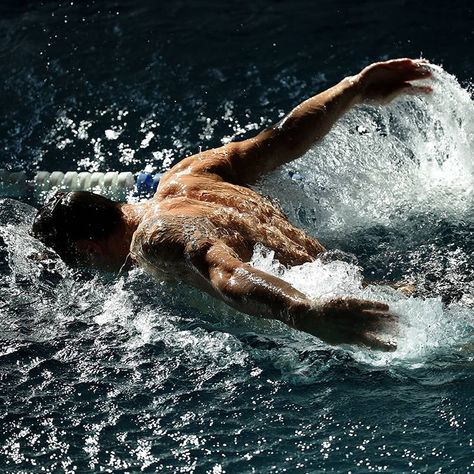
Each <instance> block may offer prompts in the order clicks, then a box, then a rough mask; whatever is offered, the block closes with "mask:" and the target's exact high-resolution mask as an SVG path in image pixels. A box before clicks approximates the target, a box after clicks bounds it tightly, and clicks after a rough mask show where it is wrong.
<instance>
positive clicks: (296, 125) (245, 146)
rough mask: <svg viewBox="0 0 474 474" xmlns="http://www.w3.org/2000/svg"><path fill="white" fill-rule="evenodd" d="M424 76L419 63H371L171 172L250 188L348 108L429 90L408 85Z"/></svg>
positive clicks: (293, 156) (321, 134) (304, 148)
mask: <svg viewBox="0 0 474 474" xmlns="http://www.w3.org/2000/svg"><path fill="white" fill-rule="evenodd" d="M430 75H431V73H430V71H429V69H428V68H427V67H426V61H423V60H412V59H396V60H392V61H385V62H380V63H375V64H372V65H370V66H368V67H366V68H365V69H363V70H362V71H361V72H360V73H359V74H357V75H355V76H352V77H348V78H345V79H343V80H342V81H341V82H340V83H339V84H337V85H335V86H334V87H331V88H329V89H327V90H326V91H324V92H321V93H320V94H317V95H315V96H314V97H311V98H310V99H308V100H305V101H304V102H302V103H301V104H299V105H298V106H297V107H295V108H294V109H293V110H292V111H291V112H290V113H289V114H288V115H287V116H286V117H284V118H283V120H281V121H280V122H279V123H278V124H276V125H274V126H273V127H270V128H268V129H266V130H264V131H262V132H261V133H259V134H258V135H257V136H255V137H254V138H250V139H248V140H244V141H241V142H233V143H229V144H228V145H225V146H223V147H221V148H216V149H213V150H209V151H206V152H203V153H200V154H198V155H194V156H193V157H189V158H187V159H185V160H183V161H182V162H180V163H179V164H178V165H177V168H176V171H186V172H191V173H202V172H206V173H209V174H214V175H217V176H219V177H221V178H223V179H224V180H226V181H231V182H235V183H237V184H250V183H252V182H255V181H256V180H258V179H259V178H260V177H261V176H262V175H263V174H265V173H268V172H269V171H272V170H273V169H275V168H277V167H278V166H281V165H283V164H285V163H288V162H290V161H292V160H294V159H296V158H298V157H300V156H301V155H303V154H304V153H305V152H306V151H308V149H309V148H310V147H311V146H312V145H313V144H314V143H315V142H316V141H318V140H320V139H321V138H323V137H324V136H325V135H326V134H327V133H328V132H329V130H330V129H331V128H332V126H333V125H334V123H335V122H336V121H337V120H338V119H339V118H340V117H341V116H342V115H343V114H344V113H345V112H346V111H347V110H349V109H350V108H351V107H352V106H354V105H356V104H360V103H364V102H368V101H375V102H378V103H386V102H390V101H391V100H392V99H393V98H395V97H396V96H398V95H400V94H404V93H411V94H413V93H427V92H430V91H431V88H430V87H427V86H415V85H412V84H411V83H410V81H416V80H419V79H426V78H428V77H430Z"/></svg>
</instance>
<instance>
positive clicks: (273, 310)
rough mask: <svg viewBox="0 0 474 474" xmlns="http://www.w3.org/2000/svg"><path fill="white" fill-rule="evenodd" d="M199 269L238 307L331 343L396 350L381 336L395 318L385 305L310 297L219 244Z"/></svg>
mask: <svg viewBox="0 0 474 474" xmlns="http://www.w3.org/2000/svg"><path fill="white" fill-rule="evenodd" d="M198 267H199V271H200V273H201V275H202V276H204V277H205V278H206V279H207V280H208V281H209V282H210V284H211V287H212V289H213V290H214V292H215V293H217V295H218V296H220V298H221V299H223V300H224V301H225V302H226V303H227V304H229V305H230V306H232V307H234V308H236V309H238V310H239V311H242V312H244V313H247V314H250V315H253V316H261V317H265V318H271V319H278V320H280V321H282V322H284V323H286V324H288V325H289V326H291V327H293V328H295V329H299V330H301V331H305V332H308V333H310V334H313V335H315V336H317V337H319V338H320V339H322V340H324V341H326V342H328V343H330V344H344V343H345V344H365V345H367V346H369V347H372V348H376V349H382V350H392V349H394V348H395V347H394V345H393V343H389V342H385V341H383V340H381V339H380V338H379V337H378V335H377V333H378V332H380V330H383V329H384V327H385V326H386V325H387V324H389V323H393V319H394V317H393V316H392V315H390V314H389V313H387V311H388V306H387V305H386V304H384V303H378V302H374V301H366V300H359V299H355V298H337V299H333V300H330V301H325V302H314V301H310V300H309V299H308V297H307V296H306V295H304V294H303V293H301V292H300V291H298V290H296V289H295V288H293V287H292V286H291V285H290V284H288V283H287V282H285V281H283V280H282V279H280V278H277V277H274V276H272V275H269V274H268V273H265V272H262V271H260V270H257V269H255V268H253V267H251V266H250V265H248V264H246V263H243V262H242V261H240V260H239V259H238V258H237V257H236V256H234V255H233V254H232V251H231V250H230V249H229V248H228V247H227V246H225V245H224V244H220V243H218V244H216V245H214V246H213V247H211V248H210V249H209V250H208V251H207V253H206V256H205V257H204V261H202V262H201V263H200V264H198Z"/></svg>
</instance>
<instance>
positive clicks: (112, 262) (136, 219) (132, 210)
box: [96, 201, 159, 271]
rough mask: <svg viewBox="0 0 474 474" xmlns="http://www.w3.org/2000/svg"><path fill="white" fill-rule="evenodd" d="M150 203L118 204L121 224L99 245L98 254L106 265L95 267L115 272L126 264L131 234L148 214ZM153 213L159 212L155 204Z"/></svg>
mask: <svg viewBox="0 0 474 474" xmlns="http://www.w3.org/2000/svg"><path fill="white" fill-rule="evenodd" d="M151 207H152V203H151V202H150V201H143V202H139V203H135V204H125V203H124V204H120V211H121V213H122V223H121V226H120V228H119V230H118V231H116V232H114V233H113V234H112V235H111V236H110V237H109V238H108V239H107V240H106V241H103V242H102V243H101V244H100V247H101V248H100V252H99V253H101V254H102V255H103V256H104V258H103V261H104V262H107V263H106V264H98V265H96V266H97V267H98V268H102V269H104V270H113V271H116V270H118V269H120V268H122V267H124V265H125V264H126V262H127V261H128V257H129V253H130V245H131V243H132V239H133V234H134V233H135V231H136V230H137V228H138V226H139V225H140V224H141V222H142V221H143V219H144V216H145V215H146V214H147V213H148V211H149V210H150V208H151ZM153 209H154V212H159V210H158V208H157V206H156V204H155V205H154V206H153Z"/></svg>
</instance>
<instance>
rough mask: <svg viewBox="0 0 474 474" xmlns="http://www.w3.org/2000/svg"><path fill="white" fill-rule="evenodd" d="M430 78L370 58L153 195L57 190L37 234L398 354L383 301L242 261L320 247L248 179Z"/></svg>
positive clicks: (304, 257)
mask: <svg viewBox="0 0 474 474" xmlns="http://www.w3.org/2000/svg"><path fill="white" fill-rule="evenodd" d="M430 75H431V73H430V71H429V68H428V67H427V62H426V61H424V60H412V59H396V60H391V61H385V62H379V63H375V64H372V65H370V66H368V67H366V68H365V69H363V70H362V71H361V72H360V73H359V74H357V75H355V76H352V77H347V78H345V79H343V80H342V81H341V82H340V83H338V84H337V85H335V86H334V87H331V88H330V89H328V90H326V91H324V92H321V93H320V94H318V95H315V96H314V97H311V98H310V99H308V100H306V101H304V102H302V103H301V104H299V105H298V106H297V107H295V108H294V109H293V110H292V111H291V112H290V113H289V114H288V115H287V116H286V117H284V118H283V120H281V121H280V122H279V123H278V124H276V125H275V126H273V127H270V128H268V129H266V130H264V131H262V132H261V133H259V134H258V135H256V136H255V137H253V138H250V139H248V140H244V141H240V142H233V143H229V144H227V145H225V146H222V147H220V148H216V149H211V150H207V151H203V152H200V153H198V154H196V155H194V156H190V157H188V158H185V159H183V160H182V161H180V162H179V163H178V164H176V165H175V166H174V167H173V168H171V169H170V170H169V171H168V172H167V173H165V175H164V176H163V177H162V179H161V181H160V184H159V186H158V189H157V191H156V194H155V195H154V197H153V198H152V199H150V200H148V201H145V202H140V203H136V204H124V203H117V202H113V201H110V200H109V199H107V198H105V197H103V196H99V195H97V194H93V193H88V192H71V193H57V194H56V195H55V197H54V198H53V199H52V200H51V201H50V202H49V203H47V205H46V206H45V207H43V208H42V209H41V210H39V211H38V214H37V215H36V218H35V220H34V223H33V227H32V232H33V235H35V236H36V237H37V238H39V239H40V240H42V241H43V242H44V243H45V244H46V245H48V246H50V247H52V248H53V249H54V250H55V251H56V252H57V253H58V254H59V256H60V257H61V258H62V259H63V260H64V261H65V262H66V263H68V264H71V265H82V266H88V267H94V268H98V269H102V270H108V271H119V270H120V269H121V268H122V267H124V266H125V265H126V262H127V264H128V262H131V263H133V264H135V265H139V266H141V267H143V268H144V269H145V270H146V271H148V272H149V273H151V274H152V275H154V276H155V277H157V278H159V279H167V280H175V281H183V282H185V283H187V284H190V285H193V286H194V287H197V288H199V289H202V290H203V291H206V292H207V293H210V294H211V295H213V296H215V297H216V298H220V299H221V300H223V301H225V302H226V303H227V304H228V305H230V306H232V307H234V308H236V309H237V310H239V311H242V312H244V313H247V314H250V315H254V316H259V317H264V318H273V319H277V320H280V321H282V322H284V323H286V324H287V325H289V326H291V327H292V328H295V329H298V330H301V331H305V332H308V333H310V334H313V335H315V336H317V337H319V338H320V339H322V340H324V341H326V342H328V343H330V344H362V345H366V346H369V347H371V348H376V349H386V350H390V349H393V345H392V344H391V343H388V342H386V341H384V340H383V338H381V334H382V333H383V331H384V329H385V328H387V327H388V326H390V324H393V322H394V320H395V317H394V316H393V315H391V314H390V313H389V307H388V305H386V304H384V303H381V302H377V301H367V300H360V299H355V298H336V299H332V300H330V301H311V300H310V299H309V298H308V297H307V296H306V295H304V294H303V293H301V292H300V291H298V290H296V289H295V288H293V287H292V286H291V285H290V284H288V283H287V282H285V281H283V280H282V279H280V278H278V277H275V276H272V275H269V274H267V273H265V272H263V271H261V270H257V269H255V268H253V267H252V266H251V265H250V264H249V261H250V259H251V256H252V253H253V250H254V247H255V245H256V244H260V245H263V246H264V247H266V248H268V249H270V250H273V251H274V252H275V258H276V259H278V260H279V261H280V262H281V263H282V264H283V265H287V266H292V265H301V264H303V263H306V262H311V261H314V260H315V259H317V258H318V256H319V255H320V254H321V253H322V252H324V250H325V249H324V247H323V246H322V245H321V243H320V242H318V240H316V239H315V238H313V237H311V236H310V235H308V234H306V233H305V232H304V231H302V230H301V229H299V228H297V227H295V226H294V225H292V224H291V223H290V222H289V221H288V219H287V218H286V216H285V215H284V214H283V213H282V211H281V210H280V209H278V208H277V207H275V206H274V205H273V204H272V203H271V202H270V201H269V200H268V199H266V198H264V197H263V196H261V195H260V194H258V193H257V192H255V191H253V190H252V189H251V188H250V187H249V185H251V184H253V183H255V182H256V181H258V180H259V179H260V178H261V177H262V176H264V175H265V174H266V173H268V172H270V171H272V170H274V169H275V168H277V167H279V166H281V165H283V164H285V163H288V162H290V161H292V160H295V159H297V158H298V157H300V156H302V155H303V154H304V153H305V152H306V151H308V150H309V148H310V147H311V146H312V145H313V144H314V143H315V142H316V141H318V140H321V139H322V138H323V137H324V136H325V135H326V134H327V133H328V132H329V130H330V129H331V127H332V126H333V124H334V123H335V122H336V121H337V120H338V119H339V118H340V117H341V116H342V115H343V114H344V113H345V112H346V111H347V110H349V109H350V108H351V107H353V106H355V105H357V104H362V103H367V102H375V103H379V104H385V103H388V102H390V101H391V100H392V99H394V98H395V97H397V96H399V95H401V94H426V93H429V92H430V91H431V87H429V86H425V85H416V84H412V81H417V80H420V79H427V78H429V77H430ZM321 159H324V157H322V158H321Z"/></svg>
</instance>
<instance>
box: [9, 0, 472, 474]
mask: <svg viewBox="0 0 474 474" xmlns="http://www.w3.org/2000/svg"><path fill="white" fill-rule="evenodd" d="M451 3H452V4H447V3H445V2H430V4H429V5H428V4H426V3H422V2H414V1H384V2H375V1H367V2H349V1H318V2H310V1H307V0H305V1H303V0H301V1H294V2H280V1H273V2H272V1H269V0H265V1H263V0H257V1H253V2H248V3H245V2H237V1H231V2H225V3H224V2H217V1H214V2H213V1H209V0H206V1H200V2H198V1H196V2H172V4H171V2H152V1H134V2H132V1H116V2H112V1H102V2H99V1H97V2H92V1H91V2H87V1H84V2H27V1H21V2H13V1H12V2H9V1H4V2H2V4H1V5H0V38H1V41H0V45H1V46H0V55H1V58H2V60H1V61H0V73H1V76H0V77H1V78H2V79H1V83H2V89H1V91H0V110H1V112H2V113H1V114H0V149H1V153H0V167H6V168H8V169H11V170H17V169H25V170H27V171H29V172H32V171H33V170H36V169H45V170H55V169H59V170H75V169H81V170H100V171H107V170H127V171H128V170H131V171H138V170H140V169H141V168H143V167H144V166H145V165H146V164H147V165H151V166H153V167H154V168H155V169H157V170H161V169H167V168H169V167H170V166H171V165H172V164H173V163H175V162H176V161H178V160H179V159H181V158H182V157H184V156H186V155H189V154H191V153H195V152H197V151H198V150H199V149H200V148H201V147H202V148H208V147H213V146H218V145H220V144H222V143H225V142H226V141H229V140H233V139H238V138H241V137H247V136H250V135H252V134H254V133H256V131H257V130H259V129H260V128H262V127H264V126H266V125H267V124H269V123H273V122H275V121H276V120H278V118H279V117H280V116H281V115H282V114H283V113H284V111H288V110H289V109H290V108H291V107H293V106H294V105H296V104H297V103H298V102H299V101H300V100H302V99H304V98H306V97H308V96H309V95H311V94H313V93H315V92H317V91H318V90H321V89H323V88H325V87H327V86H329V85H331V84H333V83H334V82H336V81H337V80H339V79H340V78H342V77H343V76H345V75H348V74H353V73H355V72H357V71H358V70H360V69H361V68H362V67H363V66H364V65H366V64H368V63H370V62H371V61H375V60H379V59H385V58H389V57H399V56H415V57H419V56H420V55H421V54H422V55H423V56H424V57H426V58H428V59H430V60H431V61H433V62H435V63H437V64H442V65H443V67H444V70H446V71H448V72H449V73H451V74H454V75H455V76H456V77H457V78H458V80H459V81H460V84H458V83H457V82H456V80H455V79H454V78H453V77H451V76H449V75H448V74H447V73H445V72H444V71H443V70H442V69H436V70H435V93H434V94H433V97H431V98H429V99H418V98H410V99H406V100H401V101H399V102H397V103H396V104H394V105H393V106H391V107H390V108H388V109H378V108H375V109H374V108H362V109H360V110H359V111H356V112H354V113H352V114H349V115H348V116H347V117H346V118H345V119H344V120H343V121H342V122H341V124H340V125H339V126H338V127H336V128H335V130H334V131H333V132H332V133H331V134H330V135H329V136H328V137H327V139H326V140H325V141H324V142H323V143H321V144H320V145H318V146H317V147H315V149H314V150H312V151H311V152H310V153H308V155H307V156H305V157H304V158H303V159H302V160H300V161H299V162H297V163H295V164H292V165H290V166H289V167H288V168H287V169H285V170H283V171H280V172H277V173H275V174H274V175H272V176H271V177H269V178H268V179H267V180H266V181H265V182H264V183H262V184H261V185H260V187H261V189H262V190H263V191H264V192H265V193H267V194H271V195H272V196H275V197H276V198H277V199H278V200H279V202H280V203H281V205H282V206H283V208H284V209H285V210H286V212H288V214H289V215H290V217H291V218H292V219H293V220H294V221H295V222H297V223H298V224H300V225H301V226H303V227H305V228H306V229H307V230H308V232H311V233H312V234H314V235H316V236H320V237H321V239H322V240H323V242H324V243H325V244H326V245H327V246H328V247H329V248H342V249H343V250H344V251H345V252H348V253H351V254H354V255H356V256H357V258H358V265H357V264H355V263H354V260H353V259H349V261H350V262H352V263H344V262H341V261H335V262H332V263H328V264H325V265H322V264H312V265H309V266H305V267H302V268H296V269H289V270H288V269H281V268H279V267H278V264H277V263H275V262H273V261H272V258H271V256H268V255H266V254H265V252H264V251H261V250H259V249H257V250H256V254H255V258H254V264H255V265H256V266H259V267H261V268H265V269H266V270H267V271H273V272H280V274H281V275H282V276H283V277H284V278H286V279H287V280H288V281H290V282H291V283H293V284H294V285H295V286H297V287H299V288H301V289H302V290H303V291H306V292H307V293H308V294H309V295H311V296H314V297H317V296H319V295H321V294H329V293H331V292H332V293H336V294H337V293H351V294H357V295H360V294H361V295H364V296H367V297H372V298H377V299H382V300H385V301H388V302H389V303H390V304H391V306H392V307H393V308H394V310H395V311H397V312H398V313H399V314H400V317H401V333H400V336H399V341H398V342H399V348H398V350H397V351H396V352H395V353H393V354H388V355H387V354H385V355H381V354H375V353H371V352H370V351H367V350H364V349H357V348H350V347H345V348H335V347H330V346H327V345H325V344H323V343H321V342H320V341H318V340H317V339H316V338H313V337H311V336H308V335H305V334H301V333H298V332H296V331H291V330H289V329H288V328H286V327H284V326H283V325H280V324H278V323H275V322H268V321H257V320H256V319H255V318H250V317H246V316H243V315H241V314H238V313H236V312H235V311H233V310H231V309H228V308H227V307H225V306H224V305H223V304H220V303H218V302H215V301H212V300H211V299H210V298H208V297H206V296H204V295H201V294H199V292H197V291H195V290H192V289H189V288H186V287H185V286H172V285H169V284H162V283H159V282H155V281H153V280H151V279H150V278H149V277H147V276H146V275H144V274H143V273H142V272H140V271H139V270H134V271H132V272H131V273H130V274H128V275H122V276H120V277H108V276H103V275H94V274H79V273H77V272H74V271H73V270H71V269H68V268H66V267H65V266H64V265H63V264H62V263H61V262H60V261H58V260H57V258H56V257H55V256H54V255H53V254H51V255H49V258H46V256H45V252H46V250H45V249H44V248H43V247H42V246H41V244H40V243H39V242H37V241H35V240H34V239H32V238H31V237H29V235H28V228H29V224H30V222H31V218H32V216H33V215H34V209H33V208H31V207H30V206H29V205H26V204H21V203H18V202H17V201H13V200H3V201H1V205H0V322H1V330H0V341H1V344H0V422H1V426H2V430H0V470H2V471H5V472H44V471H46V472H62V471H66V472H73V471H78V472H97V471H101V470H102V471H107V472H112V471H113V472H139V471H148V472H156V471H164V472H211V473H219V472H297V471H300V472H322V471H333V472H349V471H350V472H360V473H362V472H369V471H370V472H371V471H376V472H379V471H385V472H472V471H474V454H473V446H474V410H473V407H472V403H471V394H472V391H473V388H474V376H473V368H474V348H473V347H474V346H473V344H472V341H473V327H474V326H473V320H474V311H473V307H474V288H473V284H472V271H473V269H474V261H473V257H472V250H473V248H474V227H473V223H474V208H473V191H474V166H473V161H472V156H473V153H474V143H473V137H474V105H473V102H472V100H471V97H470V95H469V93H468V92H466V90H465V89H466V88H467V89H469V87H470V85H469V84H470V79H471V77H472V74H473V68H474V62H473V61H472V59H471V57H470V56H471V55H470V46H471V43H472V36H473V31H472V20H473V13H472V8H471V6H470V3H469V2H467V1H466V2H464V1H459V2H451ZM463 88H464V89H463ZM288 171H298V173H300V174H301V175H302V176H303V178H304V179H303V181H302V182H299V181H298V182H296V181H294V180H291V179H290V178H289V175H288ZM346 260H347V258H346ZM362 269H363V270H362ZM362 274H364V275H365V276H366V277H370V278H372V279H375V280H388V281H395V280H398V279H401V278H405V279H406V280H408V281H410V282H412V283H414V284H416V286H417V287H418V294H419V296H417V297H415V298H405V297H403V296H402V295H400V294H398V293H397V292H395V291H394V290H391V289H390V288H388V287H384V286H381V287H377V286H373V287H369V288H367V289H362V288H361V287H360V280H361V275H362Z"/></svg>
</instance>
